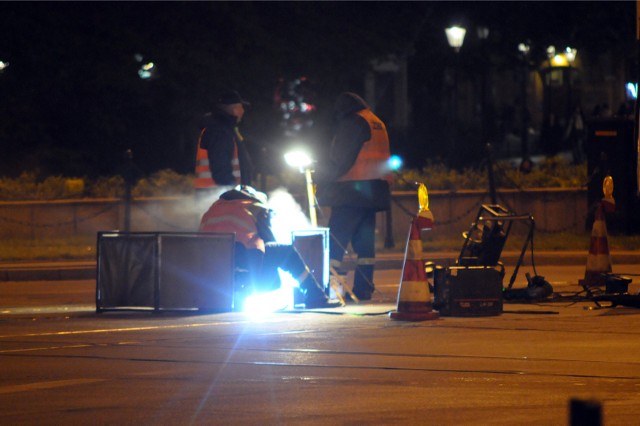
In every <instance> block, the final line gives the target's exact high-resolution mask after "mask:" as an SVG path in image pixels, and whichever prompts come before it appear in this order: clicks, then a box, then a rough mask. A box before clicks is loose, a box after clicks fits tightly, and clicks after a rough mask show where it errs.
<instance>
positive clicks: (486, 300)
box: [433, 266, 503, 317]
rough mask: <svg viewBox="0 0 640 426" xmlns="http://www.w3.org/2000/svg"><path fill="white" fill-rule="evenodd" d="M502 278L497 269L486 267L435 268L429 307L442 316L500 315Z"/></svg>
mask: <svg viewBox="0 0 640 426" xmlns="http://www.w3.org/2000/svg"><path fill="white" fill-rule="evenodd" d="M502 276H503V274H502V273H501V271H500V270H498V269H496V268H494V267H489V266H449V267H442V266H436V267H435V268H434V269H433V299H434V300H433V308H434V309H436V310H437V311H438V312H439V313H440V314H441V315H442V316H454V317H456V316H458V317H477V316H492V315H500V314H501V313H502Z"/></svg>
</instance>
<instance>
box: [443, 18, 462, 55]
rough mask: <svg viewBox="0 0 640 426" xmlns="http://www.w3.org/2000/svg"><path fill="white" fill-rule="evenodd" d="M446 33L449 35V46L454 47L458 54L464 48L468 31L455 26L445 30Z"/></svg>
mask: <svg viewBox="0 0 640 426" xmlns="http://www.w3.org/2000/svg"><path fill="white" fill-rule="evenodd" d="M444 32H445V33H446V34H447V41H448V42H449V46H451V47H453V49H454V50H455V51H456V53H458V52H459V51H460V48H461V47H462V43H464V35H465V34H466V33H467V30H466V29H465V28H463V27H458V26H457V25H454V26H452V27H449V28H447V29H445V30H444Z"/></svg>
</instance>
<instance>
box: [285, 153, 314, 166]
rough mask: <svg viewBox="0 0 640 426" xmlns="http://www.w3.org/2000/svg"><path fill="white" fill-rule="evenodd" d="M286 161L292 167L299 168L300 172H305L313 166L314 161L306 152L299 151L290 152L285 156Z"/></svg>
mask: <svg viewBox="0 0 640 426" xmlns="http://www.w3.org/2000/svg"><path fill="white" fill-rule="evenodd" d="M284 161H286V162H287V164H288V165H289V166H291V167H298V168H299V169H300V170H304V169H306V168H308V167H309V166H311V164H312V163H313V160H312V159H311V156H310V155H309V153H307V152H306V151H303V150H300V149H297V150H293V151H289V152H287V153H286V154H285V155H284Z"/></svg>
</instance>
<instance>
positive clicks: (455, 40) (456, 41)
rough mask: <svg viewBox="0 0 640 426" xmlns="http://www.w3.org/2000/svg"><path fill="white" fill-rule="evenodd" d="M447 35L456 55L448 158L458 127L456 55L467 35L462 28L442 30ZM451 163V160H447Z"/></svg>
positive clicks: (457, 61) (454, 149)
mask: <svg viewBox="0 0 640 426" xmlns="http://www.w3.org/2000/svg"><path fill="white" fill-rule="evenodd" d="M444 32H445V34H446V35H447V42H448V43H449V46H451V47H452V48H453V50H454V51H455V54H456V65H455V70H454V72H453V97H452V99H451V107H452V108H451V109H452V116H453V123H452V126H451V144H450V153H451V155H450V157H451V156H452V155H453V154H455V152H456V149H457V143H456V142H457V141H456V139H457V130H456V129H457V127H458V70H459V68H460V59H459V56H458V53H459V52H460V48H461V47H462V44H463V43H464V36H465V34H466V33H467V30H466V29H465V28H463V27H459V26H455V25H454V26H452V27H449V28H446V29H445V30H444ZM449 160H450V161H451V158H450V159H449Z"/></svg>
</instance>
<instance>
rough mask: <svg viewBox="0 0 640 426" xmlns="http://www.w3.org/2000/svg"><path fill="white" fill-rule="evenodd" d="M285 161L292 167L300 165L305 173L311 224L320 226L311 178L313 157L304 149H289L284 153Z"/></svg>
mask: <svg viewBox="0 0 640 426" xmlns="http://www.w3.org/2000/svg"><path fill="white" fill-rule="evenodd" d="M284 161H286V162H287V164H288V165H290V166H291V167H298V169H300V173H304V176H305V179H306V183H307V200H308V201H309V219H310V220H311V225H312V226H314V227H316V226H318V216H317V215H316V203H315V199H316V196H315V193H314V191H313V179H312V178H311V172H312V171H313V170H312V165H313V159H312V158H311V156H310V155H309V154H308V153H306V152H305V151H302V150H294V151H289V152H287V153H286V154H285V155H284Z"/></svg>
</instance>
